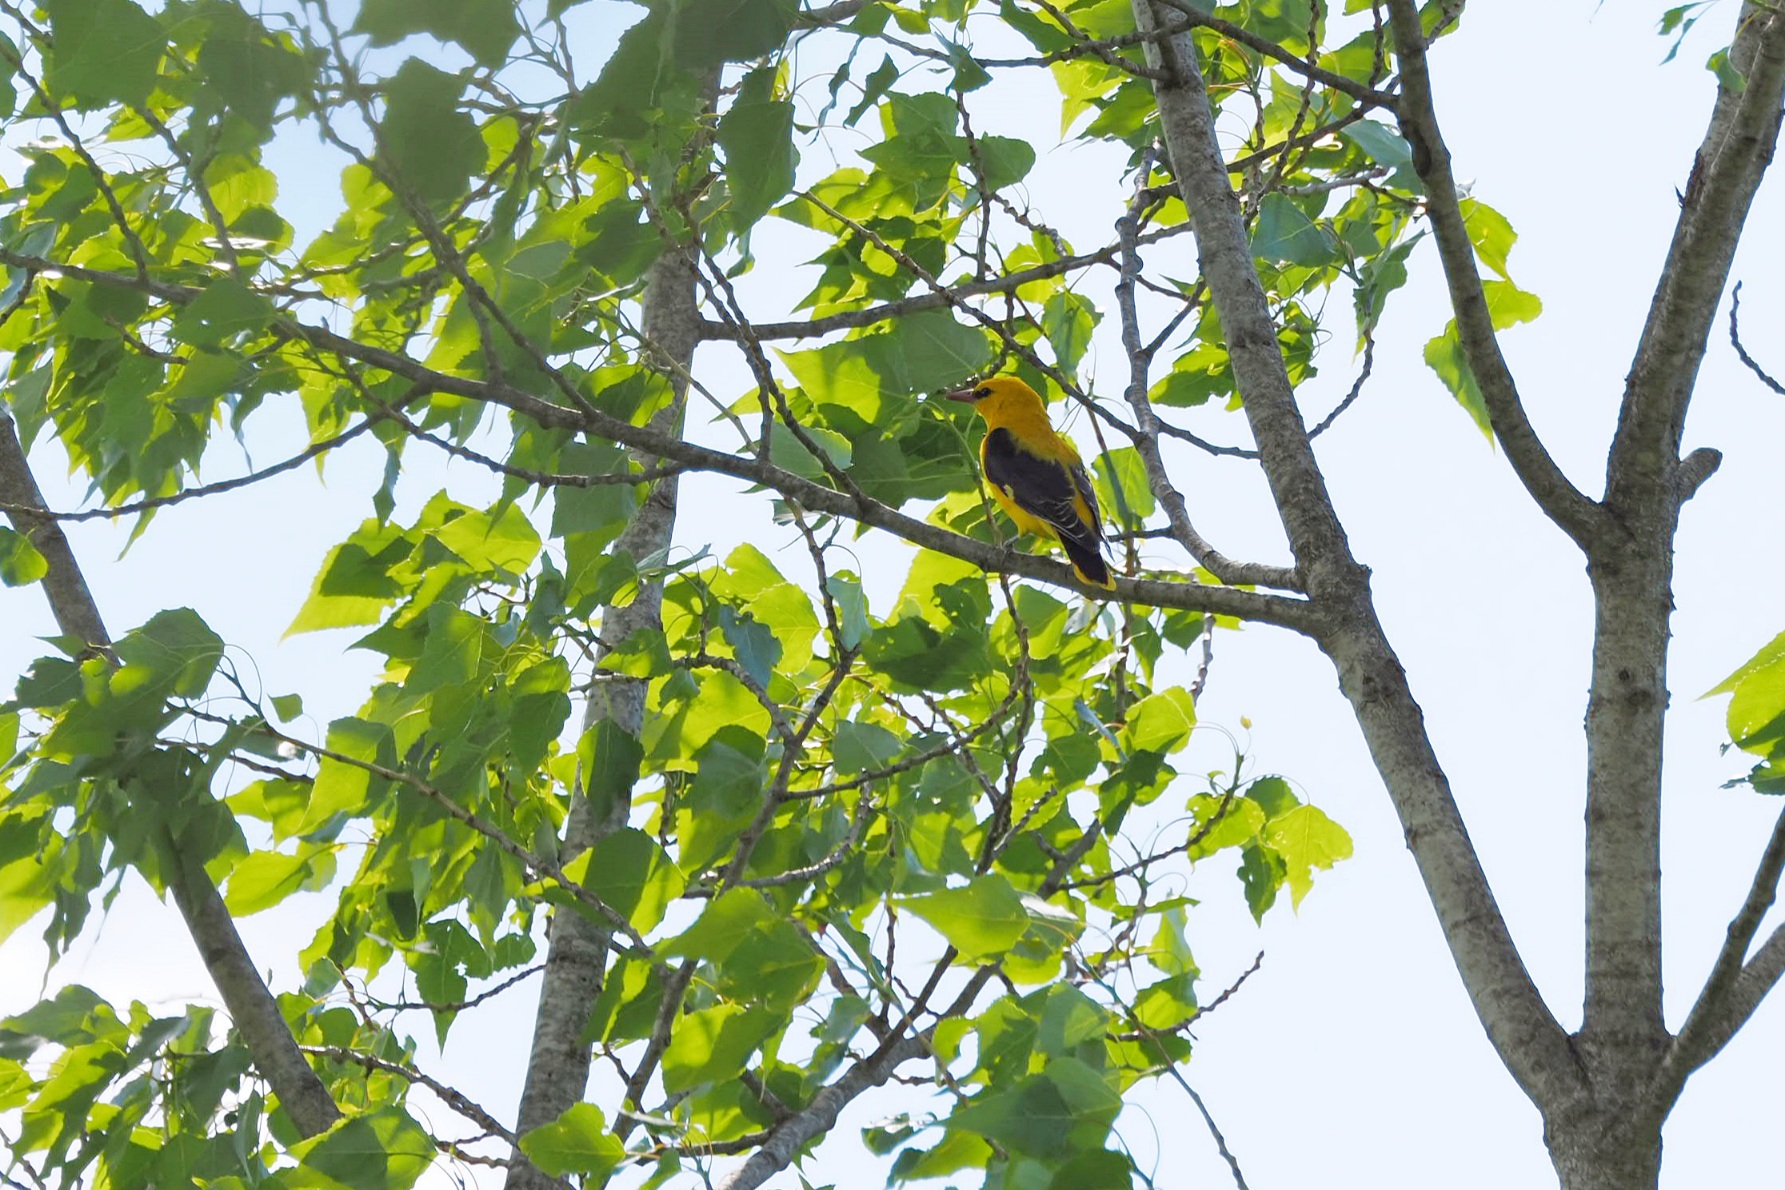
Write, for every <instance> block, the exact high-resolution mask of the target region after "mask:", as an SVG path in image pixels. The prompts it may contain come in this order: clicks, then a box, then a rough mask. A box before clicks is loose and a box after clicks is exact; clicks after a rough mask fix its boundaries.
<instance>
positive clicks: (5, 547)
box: [0, 526, 50, 587]
mask: <svg viewBox="0 0 1785 1190" xmlns="http://www.w3.org/2000/svg"><path fill="white" fill-rule="evenodd" d="M49 572H50V564H49V562H48V561H47V560H46V559H45V558H44V556H43V555H42V554H40V553H38V552H37V547H36V546H34V545H32V544H31V542H30V540H29V539H28V538H26V537H25V535H24V534H22V533H15V532H14V531H13V530H11V529H8V528H5V527H4V526H0V583H5V584H6V585H7V586H9V587H23V586H26V585H27V584H30V583H34V582H36V581H37V580H38V579H40V578H42V577H43V576H44V575H46V574H48V573H49Z"/></svg>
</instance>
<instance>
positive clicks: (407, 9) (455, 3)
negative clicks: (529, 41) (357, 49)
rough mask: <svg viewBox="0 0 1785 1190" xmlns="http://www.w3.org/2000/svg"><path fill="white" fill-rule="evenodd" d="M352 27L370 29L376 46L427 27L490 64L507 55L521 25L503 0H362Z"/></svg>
mask: <svg viewBox="0 0 1785 1190" xmlns="http://www.w3.org/2000/svg"><path fill="white" fill-rule="evenodd" d="M353 31H354V32H355V33H365V34H368V35H370V37H371V39H372V44H373V45H376V46H385V45H395V44H396V43H397V42H399V41H401V40H403V38H405V37H408V36H409V35H410V34H412V33H431V34H433V35H434V36H435V37H437V38H439V39H440V40H441V41H454V42H457V43H458V44H460V45H462V46H464V47H465V49H467V50H468V51H470V53H471V56H472V57H473V58H475V59H477V61H478V63H479V64H480V65H483V66H489V67H496V66H500V65H502V64H503V62H504V61H506V60H507V57H508V47H509V46H511V45H513V44H514V39H515V38H516V37H519V36H520V33H521V26H520V22H519V21H518V20H516V19H515V7H514V5H513V4H512V3H510V2H509V0H428V2H427V3H426V4H416V3H413V0H365V2H364V3H363V4H361V5H360V10H359V16H358V17H357V18H356V19H355V20H354V22H353Z"/></svg>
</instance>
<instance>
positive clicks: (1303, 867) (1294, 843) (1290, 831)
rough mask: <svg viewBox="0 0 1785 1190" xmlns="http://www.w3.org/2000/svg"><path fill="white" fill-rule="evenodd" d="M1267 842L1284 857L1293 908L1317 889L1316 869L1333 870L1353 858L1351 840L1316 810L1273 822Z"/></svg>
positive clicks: (1296, 811) (1304, 809) (1303, 808)
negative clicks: (1312, 890)
mask: <svg viewBox="0 0 1785 1190" xmlns="http://www.w3.org/2000/svg"><path fill="white" fill-rule="evenodd" d="M1265 838H1266V839H1267V840H1268V841H1269V842H1270V845H1271V846H1272V847H1273V848H1274V849H1275V850H1276V852H1277V854H1278V855H1280V856H1282V857H1283V865H1284V869H1285V872H1284V875H1285V878H1286V879H1287V881H1288V883H1289V892H1290V897H1291V900H1292V902H1293V903H1294V904H1296V905H1300V904H1301V903H1302V898H1303V897H1305V896H1306V895H1307V894H1308V890H1309V889H1310V888H1312V887H1313V886H1314V869H1316V868H1330V867H1332V866H1333V865H1334V864H1336V863H1338V862H1339V861H1340V860H1342V859H1350V858H1351V836H1350V835H1349V834H1347V833H1346V832H1345V828H1344V827H1342V826H1340V825H1339V824H1338V823H1336V822H1334V821H1333V820H1332V819H1330V818H1328V817H1327V816H1326V815H1325V814H1324V813H1323V812H1322V811H1320V810H1319V809H1318V808H1316V807H1314V806H1297V807H1296V808H1295V809H1293V810H1291V811H1289V812H1288V813H1287V814H1283V815H1281V816H1280V817H1277V818H1273V819H1272V820H1271V821H1270V823H1269V824H1268V825H1267V826H1266V827H1265Z"/></svg>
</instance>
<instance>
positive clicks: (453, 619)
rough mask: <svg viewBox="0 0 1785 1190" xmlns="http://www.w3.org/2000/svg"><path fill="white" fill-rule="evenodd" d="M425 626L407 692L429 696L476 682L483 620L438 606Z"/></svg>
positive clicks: (450, 608) (480, 655) (434, 608)
mask: <svg viewBox="0 0 1785 1190" xmlns="http://www.w3.org/2000/svg"><path fill="white" fill-rule="evenodd" d="M426 624H427V636H426V637H425V638H424V643H423V645H422V651H421V657H420V658H419V659H418V660H417V661H416V663H415V665H414V667H413V668H412V669H410V671H409V679H408V680H407V681H406V682H404V684H403V686H404V689H405V690H407V691H408V692H409V693H411V694H426V693H429V692H431V691H434V690H438V689H440V688H441V687H443V686H459V685H463V684H464V683H466V682H469V681H471V680H472V679H473V678H475V677H476V676H477V671H478V663H479V661H480V660H481V659H482V656H483V643H484V639H483V638H484V622H483V620H482V618H481V617H478V616H474V615H472V614H471V613H470V612H467V611H461V610H459V609H458V608H456V607H448V606H447V605H445V604H440V603H436V604H434V605H433V606H432V607H430V608H428V614H427V618H426Z"/></svg>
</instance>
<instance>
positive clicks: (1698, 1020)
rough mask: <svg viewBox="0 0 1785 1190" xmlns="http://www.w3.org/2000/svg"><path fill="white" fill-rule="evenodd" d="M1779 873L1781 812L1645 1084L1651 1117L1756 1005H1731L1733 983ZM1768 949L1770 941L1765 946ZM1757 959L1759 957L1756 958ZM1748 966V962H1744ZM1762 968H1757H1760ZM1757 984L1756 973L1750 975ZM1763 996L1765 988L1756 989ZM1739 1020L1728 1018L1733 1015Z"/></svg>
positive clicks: (1743, 973)
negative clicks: (1700, 983)
mask: <svg viewBox="0 0 1785 1190" xmlns="http://www.w3.org/2000/svg"><path fill="white" fill-rule="evenodd" d="M1782 872H1785V811H1782V812H1781V813H1780V815H1779V819H1778V821H1777V822H1776V823H1774V824H1773V833H1772V837H1771V838H1770V839H1768V840H1767V844H1766V850H1765V851H1763V852H1762V853H1761V856H1760V863H1759V865H1758V866H1757V867H1756V868H1755V871H1754V880H1753V882H1752V883H1751V884H1750V885H1749V887H1748V896H1747V898H1746V899H1745V900H1744V901H1743V902H1742V907H1741V909H1740V910H1739V911H1738V912H1737V913H1736V915H1735V917H1734V918H1733V919H1732V920H1731V921H1730V923H1729V930H1728V932H1727V933H1726V935H1725V937H1724V939H1723V946H1722V949H1720V950H1719V951H1718V952H1717V958H1716V961H1715V962H1714V963H1712V964H1711V973H1710V976H1709V978H1707V979H1706V980H1705V982H1704V987H1703V989H1702V990H1700V991H1699V993H1698V999H1697V1000H1696V1001H1694V1002H1693V1005H1692V1011H1691V1012H1690V1013H1688V1014H1687V1016H1686V1023H1685V1024H1683V1025H1681V1026H1680V1031H1679V1034H1678V1036H1676V1037H1675V1038H1674V1039H1673V1044H1672V1045H1670V1046H1669V1047H1668V1050H1667V1054H1666V1056H1665V1057H1664V1058H1663V1059H1662V1061H1661V1066H1660V1068H1659V1069H1658V1070H1657V1072H1656V1075H1655V1078H1654V1079H1653V1081H1652V1082H1651V1083H1650V1085H1649V1090H1648V1096H1647V1099H1648V1104H1649V1107H1650V1110H1651V1111H1653V1112H1654V1113H1655V1117H1656V1118H1657V1119H1660V1118H1662V1117H1664V1116H1665V1115H1666V1113H1667V1110H1668V1109H1669V1108H1671V1107H1672V1106H1673V1102H1674V1100H1675V1099H1676V1098H1678V1097H1679V1093H1680V1089H1681V1088H1682V1087H1683V1086H1685V1083H1686V1079H1687V1077H1688V1076H1689V1075H1690V1074H1691V1073H1692V1072H1693V1071H1694V1070H1697V1069H1698V1068H1699V1067H1700V1066H1703V1065H1704V1064H1705V1063H1706V1062H1708V1061H1709V1060H1710V1059H1711V1057H1712V1056H1713V1055H1714V1054H1715V1053H1716V1052H1717V1051H1718V1050H1719V1049H1721V1048H1722V1047H1723V1045H1724V1043H1725V1042H1727V1041H1728V1040H1729V1039H1730V1038H1731V1037H1732V1036H1734V1035H1735V1032H1736V1030H1737V1029H1739V1028H1741V1026H1742V1024H1743V1022H1745V1021H1746V1020H1747V1018H1748V1015H1749V1014H1751V1013H1752V1012H1753V1011H1754V1008H1755V1007H1756V1006H1757V1005H1758V1004H1759V1002H1760V998H1759V996H1755V997H1754V998H1753V1001H1752V1003H1748V1004H1745V1005H1737V1004H1736V1003H1735V997H1734V993H1735V991H1736V986H1737V983H1738V981H1740V980H1741V979H1743V978H1744V977H1749V971H1748V969H1747V968H1745V967H1744V966H1743V960H1744V959H1746V958H1747V955H1748V947H1749V946H1750V945H1752V944H1753V942H1754V935H1755V934H1757V933H1759V931H1760V922H1761V919H1763V918H1764V917H1765V916H1766V912H1767V910H1768V909H1771V908H1772V905H1773V901H1774V899H1775V898H1777V896H1778V893H1779V876H1780V874H1781V873H1782ZM1769 945H1770V943H1769ZM1782 951H1785V948H1782ZM1756 961H1757V962H1758V961H1759V956H1756ZM1748 966H1749V967H1752V966H1753V964H1749V965H1748ZM1764 969H1765V967H1764V965H1763V967H1762V968H1761V970H1764ZM1778 972H1779V969H1778V968H1775V969H1774V970H1773V974H1772V977H1771V979H1770V980H1767V981H1766V983H1767V986H1770V985H1771V982H1772V980H1776V979H1777V978H1778ZM1751 978H1752V979H1753V980H1755V981H1758V979H1759V978H1760V977H1759V976H1758V975H1756V976H1754V977H1751ZM1760 991H1761V994H1762V995H1764V994H1765V988H1764V987H1763V988H1761V989H1760ZM1732 1009H1733V1010H1736V1012H1738V1013H1739V1019H1732V1016H1734V1015H1735V1013H1732Z"/></svg>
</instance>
